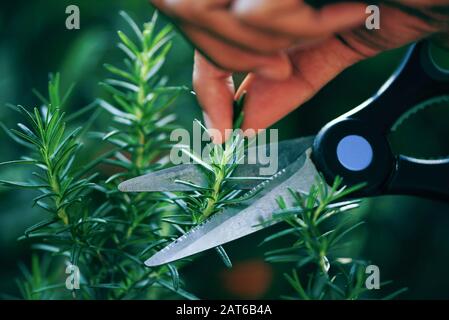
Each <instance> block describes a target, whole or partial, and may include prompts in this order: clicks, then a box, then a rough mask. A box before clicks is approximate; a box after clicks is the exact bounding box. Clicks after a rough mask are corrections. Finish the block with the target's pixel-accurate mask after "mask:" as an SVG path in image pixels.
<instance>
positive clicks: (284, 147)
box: [119, 137, 314, 192]
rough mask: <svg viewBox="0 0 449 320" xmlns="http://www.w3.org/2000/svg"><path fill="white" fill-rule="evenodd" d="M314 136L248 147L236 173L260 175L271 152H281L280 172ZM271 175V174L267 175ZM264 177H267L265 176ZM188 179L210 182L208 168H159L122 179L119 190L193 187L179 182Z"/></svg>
mask: <svg viewBox="0 0 449 320" xmlns="http://www.w3.org/2000/svg"><path fill="white" fill-rule="evenodd" d="M313 138H314V137H306V138H298V139H293V140H286V141H282V142H280V143H272V144H269V145H267V146H264V145H263V146H257V147H251V148H249V149H248V150H247V151H246V155H247V158H246V161H245V163H243V164H241V165H239V166H238V167H237V168H236V170H235V172H234V176H235V177H258V176H260V175H261V172H262V173H263V172H264V171H263V170H264V168H265V169H266V167H267V166H268V165H271V164H269V163H267V162H266V161H267V160H268V159H267V158H266V157H267V155H272V152H275V153H278V157H277V159H275V160H276V161H277V168H276V169H277V170H275V171H276V172H278V171H280V170H282V169H285V168H286V167H287V166H289V165H290V164H291V163H293V162H294V161H295V160H296V159H297V158H298V157H299V156H300V155H301V154H302V153H303V152H304V151H305V150H306V149H307V148H308V147H309V146H310V145H311V144H312V141H313ZM265 177H266V178H267V179H268V178H270V175H267V176H265ZM262 178H263V177H262ZM178 180H182V181H187V182H190V183H193V184H196V185H200V186H207V179H206V175H205V173H204V171H203V170H202V168H200V166H199V165H194V164H183V165H177V166H174V167H171V168H168V169H162V170H159V171H155V172H152V173H149V174H146V175H143V176H140V177H136V178H133V179H130V180H127V181H124V182H122V183H121V184H120V185H119V190H120V191H122V192H156V191H171V192H175V191H191V190H193V188H192V187H190V186H188V185H185V184H182V183H179V182H177V181H178ZM260 182H261V181H260V180H239V181H238V182H236V184H237V185H238V188H239V189H242V190H250V189H252V188H254V187H256V186H257V185H258V184H259V183H260Z"/></svg>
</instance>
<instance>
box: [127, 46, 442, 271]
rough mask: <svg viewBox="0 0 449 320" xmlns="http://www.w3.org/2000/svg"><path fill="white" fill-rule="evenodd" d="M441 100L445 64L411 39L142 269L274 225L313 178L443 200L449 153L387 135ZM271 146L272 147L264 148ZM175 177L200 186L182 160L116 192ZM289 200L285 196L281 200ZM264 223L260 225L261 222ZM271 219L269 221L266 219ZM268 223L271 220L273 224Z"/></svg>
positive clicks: (243, 171) (244, 172)
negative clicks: (241, 196)
mask: <svg viewBox="0 0 449 320" xmlns="http://www.w3.org/2000/svg"><path fill="white" fill-rule="evenodd" d="M445 95H446V99H447V100H446V101H449V70H445V69H443V68H441V67H439V66H438V65H437V63H436V62H435V60H434V58H433V56H432V53H431V46H430V44H429V42H427V41H423V42H419V43H416V44H413V45H412V46H411V47H410V49H409V50H408V51H407V54H406V55H405V58H404V60H403V62H402V63H401V64H400V66H399V68H398V69H397V70H396V71H395V72H394V74H393V75H392V76H391V77H390V78H389V79H388V81H386V83H385V84H384V85H383V86H382V87H381V88H380V90H379V91H378V92H377V93H376V94H374V96H373V97H371V98H370V99H368V100H367V101H366V102H364V103H362V104H361V105H359V106H358V107H356V108H354V109H353V110H351V111H349V112H348V113H345V114H343V115H342V116H340V117H338V118H336V119H335V120H333V121H331V122H330V123H328V124H327V125H325V126H324V127H323V128H322V129H321V130H320V131H319V133H318V134H317V135H316V136H313V137H305V138H299V139H293V140H286V141H282V142H280V143H279V144H278V145H277V147H278V152H279V158H278V159H279V161H278V163H279V166H278V168H279V171H278V172H277V173H276V174H274V175H273V176H270V177H267V179H266V180H265V181H264V182H262V183H261V182H260V181H259V184H257V182H255V181H253V180H252V181H246V182H244V181H242V183H241V185H238V186H237V188H239V189H242V190H244V189H249V190H250V191H249V192H254V191H255V190H259V191H260V192H258V193H257V195H256V196H255V197H253V198H251V200H249V201H245V202H243V203H239V204H238V205H233V206H230V207H227V208H225V209H224V210H223V211H221V212H219V213H216V214H214V215H213V216H211V217H210V218H209V219H208V220H206V221H205V222H203V223H201V224H200V225H198V226H196V227H194V228H193V229H191V230H190V231H188V232H187V233H185V234H184V235H183V236H181V237H180V238H178V239H177V240H175V241H173V242H172V243H171V244H169V245H168V246H166V247H165V248H163V249H162V250H161V251H159V252H157V253H156V254H154V255H153V256H152V257H151V258H149V259H148V260H147V261H146V262H145V264H146V265H147V266H149V267H153V266H158V265H162V264H165V263H169V262H173V261H176V260H179V259H182V258H185V257H188V256H191V255H194V254H196V253H199V252H202V251H205V250H208V249H211V248H215V247H217V246H220V245H222V244H225V243H227V242H230V241H233V240H236V239H238V238H241V237H244V236H246V235H249V234H251V233H253V232H256V231H258V230H261V229H263V228H265V227H267V226H270V225H272V224H274V223H275V220H273V213H274V212H275V211H276V210H278V209H279V207H278V204H277V202H276V199H278V198H279V197H283V198H284V199H287V200H286V201H291V200H292V199H291V194H290V192H289V191H288V189H293V190H297V191H299V192H304V193H308V192H309V190H310V187H311V186H312V185H313V184H314V183H316V179H317V177H318V176H321V177H324V179H325V181H326V182H327V183H328V184H329V185H331V184H332V182H333V181H334V179H335V178H336V177H337V176H339V177H341V178H343V182H344V184H345V185H347V186H352V185H356V184H359V183H364V184H365V186H366V187H364V188H363V189H362V190H361V191H360V192H361V195H362V196H367V197H369V196H378V195H417V196H423V197H430V198H436V199H440V200H441V199H442V200H444V201H449V158H446V159H439V160H424V159H414V158H411V157H407V156H404V155H395V154H393V152H392V151H391V148H390V146H389V143H388V140H387V134H388V133H389V132H390V131H391V130H392V127H393V126H394V125H395V123H397V122H398V121H401V119H402V118H403V117H406V116H407V115H408V114H410V113H412V112H415V111H416V108H417V106H419V105H422V104H423V103H425V102H426V101H429V100H430V99H445V98H444V96H445ZM269 147H272V146H269ZM259 167H260V164H257V163H256V164H253V165H249V164H242V165H239V166H238V167H237V169H236V171H235V173H234V174H235V176H242V177H245V176H246V177H248V176H255V173H256V172H258V171H257V170H258V168H259ZM177 180H184V181H191V182H192V183H194V184H196V185H205V183H206V181H207V180H206V176H205V174H204V172H203V171H202V169H201V168H199V166H198V165H193V164H183V165H178V166H174V167H171V168H168V169H163V170H160V171H156V172H153V173H149V174H147V175H144V176H141V177H136V178H133V179H130V180H128V181H125V182H123V183H121V184H120V185H119V189H120V191H123V192H157V191H166V192H171V191H173V192H174V191H188V190H189V186H188V185H186V184H180V183H177ZM289 199H290V200H289ZM264 221H266V222H268V223H266V224H264V223H262V222H264ZM270 221H272V222H270ZM273 221H274V222H273Z"/></svg>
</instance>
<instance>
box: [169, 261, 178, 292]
mask: <svg viewBox="0 0 449 320" xmlns="http://www.w3.org/2000/svg"><path fill="white" fill-rule="evenodd" d="M167 267H168V269H169V270H170V274H171V277H172V282H173V288H174V289H175V290H176V291H178V289H179V273H178V269H176V267H175V266H174V265H172V264H170V263H169V264H167Z"/></svg>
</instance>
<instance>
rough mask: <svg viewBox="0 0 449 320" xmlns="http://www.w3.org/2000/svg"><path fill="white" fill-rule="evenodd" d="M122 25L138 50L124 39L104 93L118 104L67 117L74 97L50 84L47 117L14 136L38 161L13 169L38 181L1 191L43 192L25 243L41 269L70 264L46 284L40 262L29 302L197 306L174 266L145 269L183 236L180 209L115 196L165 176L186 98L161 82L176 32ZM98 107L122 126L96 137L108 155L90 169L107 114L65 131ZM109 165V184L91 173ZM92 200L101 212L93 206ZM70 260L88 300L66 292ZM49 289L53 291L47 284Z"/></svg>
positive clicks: (32, 120)
mask: <svg viewBox="0 0 449 320" xmlns="http://www.w3.org/2000/svg"><path fill="white" fill-rule="evenodd" d="M121 15H122V16H123V17H124V18H125V20H126V21H127V22H128V23H129V25H130V27H131V29H132V30H133V31H134V33H135V35H136V41H135V42H133V40H131V39H130V38H128V36H126V35H125V34H124V33H122V32H119V37H120V39H121V43H120V44H119V47H120V48H121V49H122V50H123V51H124V52H125V53H126V55H127V59H125V68H124V69H120V68H117V67H114V66H111V65H106V68H107V69H108V70H109V71H110V72H111V73H112V74H114V75H115V76H117V78H114V79H108V80H106V81H105V82H104V83H103V86H104V87H105V88H106V90H107V91H108V92H109V93H110V94H111V101H110V102H108V101H106V100H98V101H97V103H95V104H91V105H89V106H87V107H86V108H84V109H81V110H80V111H78V112H76V113H74V114H72V115H69V116H67V117H66V116H65V114H64V113H63V112H62V110H63V108H64V106H65V103H66V101H67V97H68V94H66V95H65V96H61V95H60V90H59V82H60V81H59V75H56V76H55V77H53V78H52V79H51V81H50V84H49V92H48V96H49V97H48V99H47V98H44V97H43V96H42V95H40V94H38V96H39V97H40V98H41V100H43V103H44V106H43V107H42V108H35V109H34V110H33V111H32V112H29V111H28V110H27V109H26V108H23V107H21V106H18V107H16V109H17V110H18V111H19V112H21V113H22V115H23V117H24V118H25V119H26V121H27V122H26V124H19V125H18V127H19V130H12V132H8V133H9V135H10V136H11V137H12V138H13V139H14V140H15V141H16V142H18V143H20V144H22V145H24V146H26V147H28V148H30V149H31V151H32V155H31V156H26V157H23V159H21V160H19V161H12V162H7V163H5V165H6V164H8V165H11V164H23V165H31V166H34V167H35V170H36V172H34V173H33V179H32V181H31V182H17V181H1V183H2V184H3V185H6V186H9V187H13V188H26V189H32V190H36V191H38V192H39V195H38V196H37V197H36V198H35V200H34V203H35V205H37V206H39V207H41V208H42V209H44V210H45V211H47V212H48V217H45V218H44V219H43V220H42V221H40V222H39V223H38V224H36V225H35V226H32V227H30V228H28V229H27V230H26V231H25V235H24V236H23V237H22V239H23V240H25V239H32V242H33V243H35V244H34V247H35V249H38V250H40V251H43V252H45V253H44V254H43V258H42V263H47V262H46V261H48V259H49V258H50V257H54V258H53V259H56V257H61V258H62V259H57V260H55V261H59V264H56V263H53V264H51V266H52V267H53V270H52V271H55V270H56V274H57V275H58V276H57V277H49V276H48V277H47V278H46V276H45V275H42V274H41V271H43V270H40V269H39V263H38V261H37V258H33V264H32V270H31V272H28V271H26V270H25V269H24V280H23V281H21V282H19V288H20V291H21V293H22V295H23V296H24V298H27V299H31V298H44V299H50V298H68V297H71V296H73V297H76V298H86V299H111V298H113V299H132V298H158V297H163V296H167V295H168V296H171V295H172V294H173V293H176V294H178V296H182V297H185V298H189V299H190V298H195V297H194V296H193V295H191V294H189V293H187V292H185V291H184V290H182V289H180V285H181V284H182V283H181V281H180V279H179V274H178V271H177V268H176V266H175V265H168V266H163V267H160V268H147V267H145V266H144V265H143V261H144V259H145V258H146V257H147V256H149V255H151V254H152V253H154V252H155V251H156V250H158V249H160V248H161V246H163V245H164V244H165V243H166V242H167V241H170V240H171V239H172V237H173V236H175V235H174V234H172V233H173V231H176V229H173V228H171V227H170V224H169V223H167V222H165V221H164V219H162V217H163V216H164V215H167V214H169V213H171V212H173V211H175V210H177V208H176V207H175V206H173V205H170V204H167V201H160V198H161V197H160V195H154V194H146V193H142V194H124V193H120V192H119V191H118V190H117V185H118V183H119V182H121V181H122V180H124V179H127V178H130V177H134V176H136V175H140V174H144V173H147V172H150V171H152V170H154V169H155V168H160V167H161V166H162V164H161V162H160V160H161V159H162V158H163V157H164V155H165V154H166V153H167V149H168V147H169V145H170V143H169V139H168V132H169V131H170V130H172V129H173V127H174V126H173V125H172V121H173V120H174V117H173V116H172V115H170V114H167V113H166V111H167V108H168V107H169V106H170V104H171V103H172V102H173V101H174V100H175V99H176V97H177V96H178V94H179V93H180V92H182V91H183V88H172V87H167V86H166V78H164V77H161V76H159V75H158V72H159V70H160V68H161V66H162V65H163V64H164V62H165V57H166V54H167V52H168V50H169V48H170V37H171V28H170V27H169V26H167V27H165V28H163V29H162V30H161V31H159V32H157V31H156V16H154V18H153V20H152V21H151V22H150V23H147V24H145V25H144V29H143V31H140V29H139V28H138V27H137V25H136V24H135V23H134V22H133V21H132V20H131V18H130V17H129V16H128V15H126V14H125V13H123V12H122V13H121ZM96 106H101V107H102V108H103V109H105V110H106V111H107V112H108V113H109V114H110V115H111V116H112V118H113V121H114V125H113V126H111V128H109V130H108V132H106V133H99V132H96V133H91V136H93V137H94V138H100V139H99V142H98V147H99V148H98V151H100V150H106V152H105V153H104V154H102V155H101V156H99V157H97V158H94V159H92V161H91V162H90V163H87V164H82V163H80V162H79V159H78V157H77V156H78V154H79V153H80V148H81V136H82V134H83V133H85V132H86V131H87V130H89V124H90V123H92V121H94V120H95V117H96V115H97V114H98V112H99V111H98V110H101V109H98V108H97V109H98V110H97V111H95V112H94V113H93V116H92V118H91V120H90V121H88V122H87V123H84V125H83V126H82V127H80V128H77V129H75V130H68V129H66V126H67V125H66V122H67V121H68V120H70V121H75V120H76V119H77V118H78V117H79V116H80V115H83V114H86V113H87V112H89V111H91V110H93V109H94V108H95V107H96ZM104 165H109V166H112V167H115V168H116V169H114V171H115V172H117V173H115V174H113V175H112V176H110V177H109V174H107V175H106V177H102V176H101V174H98V173H94V174H91V173H90V172H101V171H102V170H104V169H103V168H104ZM93 192H95V198H96V199H103V202H100V203H98V200H97V201H95V202H94V201H92V202H91V201H90V196H91V195H92V194H93ZM67 258H68V262H69V263H70V264H72V265H75V266H77V267H78V268H79V270H80V273H81V283H80V290H73V291H72V292H70V291H69V290H67V289H66V288H65V280H66V277H67V276H68V275H67V274H65V273H64V271H65V264H64V260H66V259H67ZM47 265H49V264H48V263H47ZM55 268H56V269H55ZM58 268H59V269H58ZM47 269H48V268H46V270H45V271H48V270H47ZM54 273H55V272H53V273H52V274H54ZM44 278H45V279H44ZM44 280H45V281H44ZM51 280H53V281H55V282H53V283H49V281H51ZM170 292H172V294H170Z"/></svg>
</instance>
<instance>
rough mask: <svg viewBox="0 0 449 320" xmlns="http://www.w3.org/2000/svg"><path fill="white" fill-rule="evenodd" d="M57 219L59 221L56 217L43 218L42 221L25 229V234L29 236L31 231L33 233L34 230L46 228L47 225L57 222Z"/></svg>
mask: <svg viewBox="0 0 449 320" xmlns="http://www.w3.org/2000/svg"><path fill="white" fill-rule="evenodd" d="M57 221H58V219H55V218H51V219H47V220H42V221H40V222H38V223H36V224H35V225H33V226H31V227H29V228H27V229H25V232H24V234H25V235H26V236H28V235H29V234H30V233H33V232H36V231H37V230H40V229H42V228H45V227H48V226H49V225H51V224H53V223H55V222H57Z"/></svg>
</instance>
